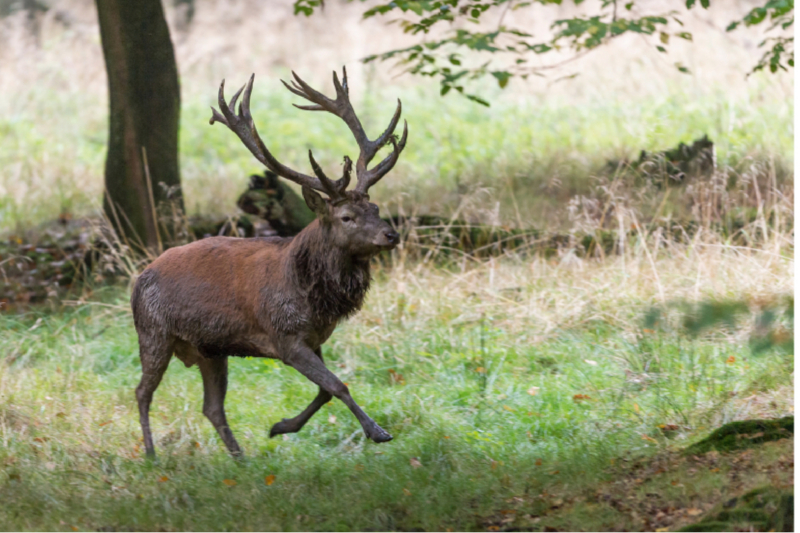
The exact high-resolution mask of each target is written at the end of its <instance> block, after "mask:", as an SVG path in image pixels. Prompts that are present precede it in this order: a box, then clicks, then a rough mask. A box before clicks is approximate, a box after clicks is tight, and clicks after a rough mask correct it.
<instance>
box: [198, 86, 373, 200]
mask: <svg viewBox="0 0 800 533" xmlns="http://www.w3.org/2000/svg"><path fill="white" fill-rule="evenodd" d="M254 79H255V74H253V75H252V76H250V80H249V81H248V82H247V85H245V86H243V87H242V88H241V89H239V90H238V91H236V94H234V95H233V98H231V101H230V104H228V103H226V102H225V80H222V83H221V84H220V86H219V97H218V103H219V108H220V110H222V113H220V112H219V111H217V110H216V109H214V108H213V107H212V108H211V111H212V116H211V120H210V121H209V124H212V125H213V124H214V122H221V123H222V124H225V125H226V126H228V128H229V129H230V130H231V131H232V132H234V133H235V134H236V135H237V137H239V139H241V141H242V143H244V145H245V146H246V147H247V148H248V150H250V152H251V153H252V154H253V155H254V156H255V157H256V159H258V160H259V161H261V163H262V164H263V165H264V166H266V167H267V168H268V169H270V170H271V171H273V172H274V173H275V174H277V175H279V176H281V177H284V178H286V179H288V180H292V181H293V182H295V183H297V184H299V185H302V186H304V187H310V188H312V189H314V190H317V191H320V192H324V193H325V194H327V195H328V196H330V198H331V199H332V200H336V199H340V198H344V193H345V189H347V185H348V184H349V183H350V171H351V169H352V168H353V162H352V161H351V160H350V158H349V157H347V156H345V158H344V173H343V175H342V177H341V179H338V180H336V181H333V180H331V179H330V178H328V177H327V176H326V175H325V173H324V172H322V169H321V168H320V166H319V165H318V164H317V162H316V161H315V160H314V156H313V154H312V153H311V150H309V151H308V159H309V161H310V162H311V168H312V169H313V170H314V174H316V176H317V177H316V178H314V177H312V176H307V175H306V174H302V173H300V172H297V171H295V170H292V169H291V168H289V167H287V166H285V165H284V164H282V163H281V162H280V161H278V160H277V159H275V157H274V156H273V155H272V154H271V153H270V151H269V150H267V147H266V145H265V144H264V142H263V141H262V140H261V137H259V135H258V131H257V130H256V124H255V122H254V121H253V117H252V115H251V114H250V94H251V93H252V92H253V80H254ZM242 91H244V95H243V97H242V102H241V103H240V104H239V113H238V114H237V113H236V112H235V107H236V101H237V100H238V99H239V95H241V94H242ZM376 181H377V180H376ZM359 185H360V184H359Z"/></svg>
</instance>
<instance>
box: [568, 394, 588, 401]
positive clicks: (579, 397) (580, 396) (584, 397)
mask: <svg viewBox="0 0 800 533" xmlns="http://www.w3.org/2000/svg"><path fill="white" fill-rule="evenodd" d="M591 399H592V397H591V396H589V395H588V394H576V395H575V396H573V397H572V401H573V402H575V403H578V402H582V401H584V400H591Z"/></svg>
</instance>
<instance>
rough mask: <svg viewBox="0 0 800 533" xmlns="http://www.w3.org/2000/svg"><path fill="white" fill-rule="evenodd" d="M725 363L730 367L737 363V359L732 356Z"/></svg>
mask: <svg viewBox="0 0 800 533" xmlns="http://www.w3.org/2000/svg"><path fill="white" fill-rule="evenodd" d="M725 362H726V363H728V364H729V365H732V364H733V363H735V362H736V358H735V357H734V356H732V355H731V356H730V357H728V359H727V360H726V361H725Z"/></svg>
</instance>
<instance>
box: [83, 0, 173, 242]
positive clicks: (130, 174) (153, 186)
mask: <svg viewBox="0 0 800 533" xmlns="http://www.w3.org/2000/svg"><path fill="white" fill-rule="evenodd" d="M96 3H97V13H98V17H99V19H100V36H101V39H102V42H103V55H104V56H105V61H106V72H107V74H108V90H109V103H110V113H109V135H108V154H107V156H106V167H105V185H106V195H105V200H104V202H103V208H104V210H105V213H106V215H107V216H108V218H109V220H111V222H112V224H113V225H114V226H115V228H116V229H117V231H118V232H119V233H120V235H124V236H125V238H127V240H128V242H129V243H130V244H131V245H134V246H136V247H138V246H142V247H144V248H146V249H149V250H151V251H155V250H157V249H158V248H159V247H161V243H162V242H163V240H164V238H165V234H164V233H165V230H166V228H165V227H164V225H162V224H161V223H160V222H159V220H158V214H157V211H158V206H159V204H161V203H162V202H165V201H167V200H168V198H167V191H165V189H164V187H162V186H160V185H159V184H160V183H163V184H164V185H166V186H167V187H173V191H174V190H176V189H175V187H179V186H180V175H179V173H178V121H179V116H180V88H179V86H178V69H177V65H176V64H175V53H174V51H173V48H172V41H171V40H170V35H169V28H168V27H167V22H166V19H165V18H164V10H163V8H162V5H161V0H136V1H135V2H132V1H130V0H96ZM145 154H146V156H145ZM145 161H146V162H147V166H146V167H145ZM148 171H149V176H150V179H149V180H148V178H147V175H148ZM177 190H178V191H179V189H177ZM173 195H174V193H173ZM176 201H178V202H181V198H180V193H179V192H178V194H177V197H176ZM180 205H181V207H182V203H181V204H180Z"/></svg>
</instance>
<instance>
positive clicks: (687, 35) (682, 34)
mask: <svg viewBox="0 0 800 533" xmlns="http://www.w3.org/2000/svg"><path fill="white" fill-rule="evenodd" d="M675 36H676V37H680V38H681V39H686V40H687V41H691V40H692V34H691V33H689V32H688V31H682V32H680V33H676V34H675Z"/></svg>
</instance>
